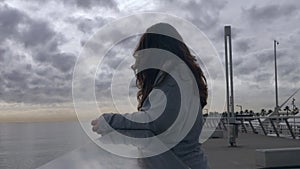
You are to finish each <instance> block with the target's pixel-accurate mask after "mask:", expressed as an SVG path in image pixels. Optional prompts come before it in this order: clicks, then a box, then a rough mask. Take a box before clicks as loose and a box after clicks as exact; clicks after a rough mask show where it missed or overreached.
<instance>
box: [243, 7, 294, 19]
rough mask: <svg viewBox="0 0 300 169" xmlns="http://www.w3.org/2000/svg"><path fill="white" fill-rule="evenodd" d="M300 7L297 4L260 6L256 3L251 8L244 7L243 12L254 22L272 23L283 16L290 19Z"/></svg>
mask: <svg viewBox="0 0 300 169" xmlns="http://www.w3.org/2000/svg"><path fill="white" fill-rule="evenodd" d="M298 9H299V7H297V6H295V4H281V5H277V4H276V5H275V4H271V5H266V6H261V7H258V6H256V5H254V6H252V7H251V8H248V9H244V10H243V12H244V14H245V16H246V18H247V19H249V20H250V21H252V22H261V23H271V22H274V21H275V20H280V19H281V18H286V19H288V18H289V17H290V16H291V15H294V14H295V13H297V12H298Z"/></svg>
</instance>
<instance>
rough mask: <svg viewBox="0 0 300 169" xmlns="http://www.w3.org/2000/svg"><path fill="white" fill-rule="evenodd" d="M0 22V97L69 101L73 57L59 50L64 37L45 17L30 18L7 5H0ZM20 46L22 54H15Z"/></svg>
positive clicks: (18, 100)
mask: <svg viewBox="0 0 300 169" xmlns="http://www.w3.org/2000/svg"><path fill="white" fill-rule="evenodd" d="M0 25H1V27H0V30H1V31H0V38H1V42H0V43H1V46H2V47H1V50H0V54H1V55H0V60H1V67H0V72H1V74H0V76H1V77H0V78H1V83H0V86H1V87H0V88H1V89H4V90H1V98H0V99H1V100H2V101H6V102H25V103H31V102H34V103H50V102H61V101H70V100H71V77H72V73H71V72H72V71H71V70H72V68H73V66H74V64H75V59H76V56H75V55H74V54H70V53H65V52H63V51H61V50H60V49H59V47H58V46H59V45H61V43H62V42H63V41H64V37H63V36H62V35H61V34H59V33H57V32H55V31H54V30H53V28H52V27H51V24H49V23H48V22H47V21H46V20H41V19H35V18H32V17H30V16H29V15H27V14H26V13H24V12H22V11H20V10H18V9H16V8H13V7H11V6H9V5H3V6H1V7H0ZM11 42H13V44H16V45H11ZM22 48H24V49H25V50H26V52H25V53H24V55H23V54H18V53H23V52H21V51H22ZM30 58H31V59H30Z"/></svg>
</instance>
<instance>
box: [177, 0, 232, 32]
mask: <svg viewBox="0 0 300 169" xmlns="http://www.w3.org/2000/svg"><path fill="white" fill-rule="evenodd" d="M225 6H226V1H217V0H202V1H198V2H196V1H189V2H188V3H187V4H185V5H184V6H183V7H184V8H185V9H186V11H190V13H191V14H192V15H190V19H191V21H192V22H193V23H194V24H196V25H197V26H199V27H200V29H204V30H207V29H212V28H214V27H215V26H216V25H217V23H218V21H219V15H220V11H221V10H222V9H223V8H224V7H225Z"/></svg>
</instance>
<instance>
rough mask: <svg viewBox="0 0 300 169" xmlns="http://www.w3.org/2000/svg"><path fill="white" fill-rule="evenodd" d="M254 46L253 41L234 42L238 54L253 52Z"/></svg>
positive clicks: (240, 40)
mask: <svg viewBox="0 0 300 169" xmlns="http://www.w3.org/2000/svg"><path fill="white" fill-rule="evenodd" d="M252 46H253V44H252V40H251V39H248V38H246V39H239V40H236V41H234V43H233V47H234V49H236V51H237V52H242V53H246V52H248V51H249V50H251V48H252Z"/></svg>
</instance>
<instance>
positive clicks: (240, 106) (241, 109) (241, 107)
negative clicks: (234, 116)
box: [235, 104, 243, 112]
mask: <svg viewBox="0 0 300 169" xmlns="http://www.w3.org/2000/svg"><path fill="white" fill-rule="evenodd" d="M235 106H236V107H239V108H240V111H241V112H242V111H243V106H242V105H239V104H237V105H235Z"/></svg>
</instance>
